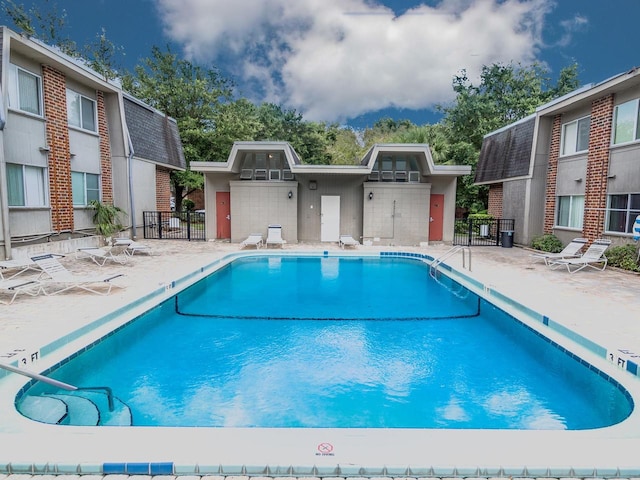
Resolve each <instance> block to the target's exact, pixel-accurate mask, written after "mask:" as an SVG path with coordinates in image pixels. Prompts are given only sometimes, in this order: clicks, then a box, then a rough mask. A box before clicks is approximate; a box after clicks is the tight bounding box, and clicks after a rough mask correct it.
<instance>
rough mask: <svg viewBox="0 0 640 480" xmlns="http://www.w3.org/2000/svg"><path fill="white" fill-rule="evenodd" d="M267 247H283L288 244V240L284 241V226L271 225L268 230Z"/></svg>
mask: <svg viewBox="0 0 640 480" xmlns="http://www.w3.org/2000/svg"><path fill="white" fill-rule="evenodd" d="M265 243H266V244H267V247H268V246H269V245H280V246H281V247H282V246H284V244H285V243H287V241H286V240H283V239H282V226H280V225H269V228H268V230H267V241H266V242H265Z"/></svg>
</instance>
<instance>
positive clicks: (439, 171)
mask: <svg viewBox="0 0 640 480" xmlns="http://www.w3.org/2000/svg"><path fill="white" fill-rule="evenodd" d="M191 168H192V170H194V171H199V172H202V173H203V174H204V178H205V209H206V213H207V215H206V227H205V228H206V237H207V239H230V240H231V241H232V242H241V241H242V240H244V239H245V238H247V237H248V236H249V235H251V234H256V233H257V234H260V235H263V236H266V234H267V229H268V226H269V225H270V224H277V225H280V226H281V227H282V237H283V238H284V239H285V240H286V242H287V243H297V242H338V240H339V237H340V235H350V236H352V237H353V238H354V239H356V240H358V241H360V242H361V243H364V244H369V245H420V244H426V243H428V242H451V241H452V240H453V230H454V218H455V202H456V183H457V178H458V177H459V176H462V175H469V174H470V173H471V167H469V166H466V165H436V164H434V162H433V159H432V157H431V152H430V150H429V146H428V145H422V144H379V145H374V146H373V147H372V148H371V149H370V150H369V151H368V152H367V153H366V154H365V156H364V157H363V158H362V160H361V161H360V163H359V164H357V165H306V164H304V163H303V159H301V158H300V157H299V156H298V154H297V153H296V152H295V150H294V149H293V148H292V146H291V145H290V144H289V143H286V142H236V143H234V145H233V148H232V149H231V153H230V154H229V157H228V159H227V161H226V162H194V163H193V164H192V165H191Z"/></svg>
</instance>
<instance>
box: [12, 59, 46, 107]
mask: <svg viewBox="0 0 640 480" xmlns="http://www.w3.org/2000/svg"><path fill="white" fill-rule="evenodd" d="M9 72H10V75H11V77H12V78H11V82H10V87H9V105H11V106H12V107H13V108H17V109H18V110H22V111H23V112H28V113H33V114H34V115H42V100H41V99H42V87H41V84H42V83H41V82H42V81H41V79H40V77H38V76H37V75H34V74H33V73H31V72H27V71H26V70H23V69H22V68H19V67H17V66H15V65H11V67H10V69H9Z"/></svg>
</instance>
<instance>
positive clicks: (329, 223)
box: [320, 195, 340, 242]
mask: <svg viewBox="0 0 640 480" xmlns="http://www.w3.org/2000/svg"><path fill="white" fill-rule="evenodd" d="M339 238H340V197H339V196H328V195H323V196H322V197H320V241H321V242H337V241H338V239H339Z"/></svg>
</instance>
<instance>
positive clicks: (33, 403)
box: [20, 396, 67, 425]
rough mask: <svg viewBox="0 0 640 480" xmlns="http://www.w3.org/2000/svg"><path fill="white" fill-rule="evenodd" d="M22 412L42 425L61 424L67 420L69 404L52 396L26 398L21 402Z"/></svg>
mask: <svg viewBox="0 0 640 480" xmlns="http://www.w3.org/2000/svg"><path fill="white" fill-rule="evenodd" d="M20 412H21V413H22V414H23V415H24V416H25V417H28V418H30V419H32V420H35V421H37V422H42V423H52V424H54V425H55V424H60V423H63V422H64V421H65V419H66V418H67V404H66V403H65V402H63V401H62V400H60V399H59V398H53V397H50V396H36V397H31V396H28V397H25V398H24V399H23V400H22V402H20Z"/></svg>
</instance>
